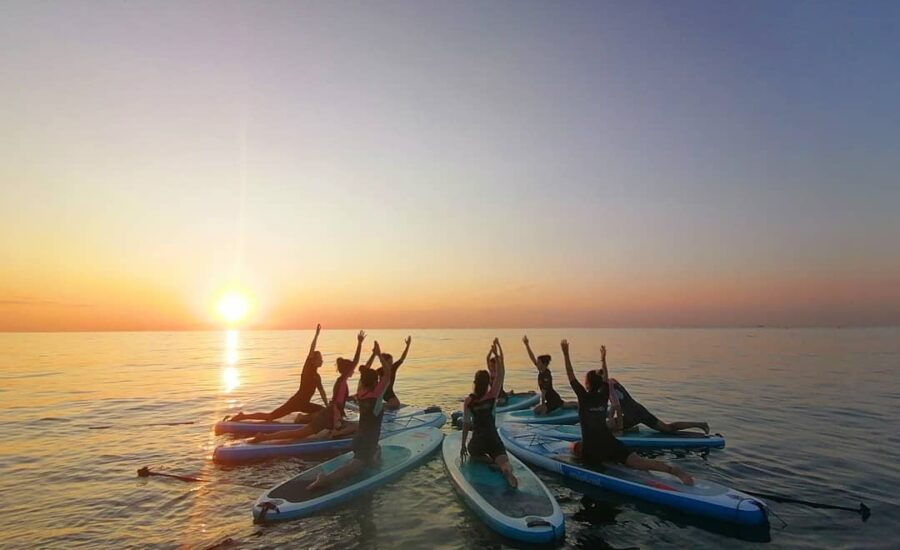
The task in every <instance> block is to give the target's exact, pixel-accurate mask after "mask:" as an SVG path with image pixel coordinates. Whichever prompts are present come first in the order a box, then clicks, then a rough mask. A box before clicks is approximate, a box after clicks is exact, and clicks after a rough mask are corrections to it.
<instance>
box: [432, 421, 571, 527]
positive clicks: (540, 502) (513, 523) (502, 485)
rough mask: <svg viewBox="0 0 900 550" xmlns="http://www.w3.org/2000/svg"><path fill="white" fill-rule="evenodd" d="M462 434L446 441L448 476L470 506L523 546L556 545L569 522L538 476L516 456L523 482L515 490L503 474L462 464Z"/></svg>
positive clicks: (475, 464)
mask: <svg viewBox="0 0 900 550" xmlns="http://www.w3.org/2000/svg"><path fill="white" fill-rule="evenodd" d="M461 441H462V434H461V433H459V432H457V433H453V434H450V435H448V436H447V437H446V439H444V446H443V455H444V466H445V467H446V468H447V474H448V475H449V476H450V480H451V481H452V482H453V485H454V486H455V487H456V490H457V491H458V492H459V493H460V495H462V497H463V499H464V500H465V501H466V504H468V505H469V507H470V508H471V509H472V510H474V511H475V513H476V514H478V517H480V518H481V519H482V520H483V521H484V522H485V523H487V524H488V526H490V528H491V529H493V530H494V531H496V532H498V533H500V534H501V535H503V536H506V537H509V538H511V539H515V540H520V541H523V542H552V541H554V540H556V539H558V538H561V537H562V536H563V535H564V534H565V518H564V517H563V514H562V511H561V510H560V509H559V504H557V503H556V499H554V498H553V495H551V494H550V491H548V490H547V487H545V486H544V483H543V482H542V481H541V480H540V478H538V477H537V476H536V475H534V473H533V472H532V471H531V470H529V469H528V467H527V466H525V465H524V464H522V462H521V461H520V460H518V459H517V458H516V457H514V456H512V455H507V456H509V462H510V464H511V465H512V467H513V473H514V474H515V475H516V478H517V479H518V481H519V487H518V488H517V489H512V488H511V487H509V485H508V484H507V482H506V478H505V477H503V474H501V473H500V472H499V471H497V470H495V469H491V468H490V467H489V466H488V465H487V464H484V463H482V462H478V461H475V460H472V459H471V458H469V459H468V460H466V461H465V462H461V461H460V458H459V446H460V443H461Z"/></svg>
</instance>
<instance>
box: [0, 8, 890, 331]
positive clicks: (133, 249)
mask: <svg viewBox="0 0 900 550" xmlns="http://www.w3.org/2000/svg"><path fill="white" fill-rule="evenodd" d="M0 9H2V16H0V51H2V52H3V53H2V55H0V83H2V85H0V105H2V106H3V108H2V109H0V330H3V331H31V330H34V331H56V330H180V329H198V328H213V327H216V326H217V325H219V324H221V319H219V318H218V317H217V315H216V312H215V307H214V304H215V303H216V300H217V297H218V296H220V295H221V294H222V293H223V292H226V291H230V290H236V291H238V292H241V293H243V294H244V295H246V296H247V297H248V299H249V301H250V304H251V308H250V314H249V316H248V318H247V319H246V320H245V326H247V327H253V328H308V327H310V326H314V325H315V323H316V322H321V323H322V324H323V325H325V326H329V327H332V328H355V327H372V328H375V327H387V328H389V327H396V328H401V327H402V328H415V327H428V328H443V327H448V328H452V327H543V326H547V327H567V326H578V327H594V326H597V327H607V326H621V327H633V326H637V327H639V326H647V327H668V326H747V325H751V326H753V325H759V324H763V325H768V326H871V325H897V324H900V215H898V212H900V154H898V152H900V101H898V98H900V63H898V62H897V60H898V58H900V4H898V3H896V2H887V1H871V2H843V1H841V2H827V1H814V2H803V1H795V2H729V1H708V2H690V1H683V2H564V3H560V2H525V1H515V2H500V1H497V2H488V3H484V2H418V1H417V2H341V1H337V2H274V1H273V2H225V1H216V2H166V3H159V2H141V1H132V2H107V1H94V2H79V1H70V2H30V1H8V2H5V3H4V4H3V7H2V8H0Z"/></svg>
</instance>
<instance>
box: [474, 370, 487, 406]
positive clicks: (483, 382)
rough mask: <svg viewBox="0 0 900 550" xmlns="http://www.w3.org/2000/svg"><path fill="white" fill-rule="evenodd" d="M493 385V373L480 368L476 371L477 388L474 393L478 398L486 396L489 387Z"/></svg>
mask: <svg viewBox="0 0 900 550" xmlns="http://www.w3.org/2000/svg"><path fill="white" fill-rule="evenodd" d="M490 386H491V373H489V372H488V371H486V370H483V369H482V370H480V371H478V372H476V373H475V388H474V390H473V391H472V393H474V394H475V397H476V398H477V399H481V398H482V397H484V394H486V393H487V391H488V388H489V387H490Z"/></svg>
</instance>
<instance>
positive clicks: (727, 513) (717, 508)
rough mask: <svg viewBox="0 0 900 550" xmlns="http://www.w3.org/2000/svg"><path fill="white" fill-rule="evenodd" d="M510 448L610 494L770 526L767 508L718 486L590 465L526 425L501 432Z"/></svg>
mask: <svg viewBox="0 0 900 550" xmlns="http://www.w3.org/2000/svg"><path fill="white" fill-rule="evenodd" d="M500 438H501V439H502V440H503V444H504V445H506V449H507V450H508V451H510V452H512V453H514V454H515V455H516V456H518V457H519V458H521V459H522V460H524V461H525V462H528V463H529V464H534V465H536V466H540V467H542V468H546V469H548V470H550V471H553V472H556V473H558V474H562V475H564V476H567V477H571V478H573V479H577V480H578V481H582V482H584V483H590V484H591V485H596V486H598V487H603V488H604V489H608V490H610V491H614V492H616V493H620V494H623V495H628V496H631V497H635V498H639V499H643V500H646V501H648V502H653V503H656V504H662V505H665V506H670V507H672V508H677V509H679V510H682V511H684V512H688V513H693V514H697V515H702V516H706V517H710V518H714V519H717V520H721V521H728V522H733V523H738V524H742V525H763V524H766V523H767V522H768V512H767V508H766V504H765V503H764V502H763V501H761V500H759V499H758V498H754V497H752V496H750V495H748V494H745V493H742V492H740V491H736V490H734V489H729V488H728V487H725V486H723V485H719V484H718V483H714V482H712V481H706V480H704V479H697V478H695V480H694V481H695V484H694V485H693V486H689V485H685V484H683V483H681V482H680V481H678V479H676V478H674V477H672V476H669V475H665V474H662V473H659V472H643V471H640V470H635V469H633V468H628V467H625V466H622V465H619V464H604V465H603V466H601V467H595V466H586V465H583V464H581V463H580V461H579V460H578V459H576V458H575V457H574V456H572V449H571V446H572V443H571V442H570V441H565V440H562V439H558V438H554V437H548V436H545V435H541V434H539V433H534V432H533V431H531V430H529V429H528V427H527V426H521V425H513V424H507V425H505V426H501V427H500Z"/></svg>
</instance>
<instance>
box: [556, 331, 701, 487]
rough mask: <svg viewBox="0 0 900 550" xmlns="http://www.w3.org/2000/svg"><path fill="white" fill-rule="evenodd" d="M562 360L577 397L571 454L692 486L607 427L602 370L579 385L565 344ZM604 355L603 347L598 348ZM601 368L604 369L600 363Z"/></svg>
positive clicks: (594, 463) (590, 463)
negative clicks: (577, 435) (576, 434)
mask: <svg viewBox="0 0 900 550" xmlns="http://www.w3.org/2000/svg"><path fill="white" fill-rule="evenodd" d="M560 346H561V347H562V352H563V357H565V360H566V375H568V377H569V384H570V385H571V386H572V390H573V391H574V392H575V395H577V396H578V418H579V421H580V424H581V441H578V442H576V443H574V444H573V446H572V454H574V455H575V456H576V457H578V458H580V459H581V461H582V462H583V463H584V464H585V465H587V466H600V465H601V464H602V463H603V462H619V463H621V464H624V465H625V466H628V467H629V468H634V469H635V470H655V471H657V472H665V473H668V474H671V475H673V476H675V477H677V478H678V479H680V480H681V482H682V483H684V484H685V485H693V484H694V478H693V477H691V476H690V474H688V473H687V472H685V471H684V470H682V469H681V468H679V467H678V466H673V465H671V464H667V463H665V462H662V461H659V460H651V459H649V458H644V457H642V456H640V455H638V454H637V453H633V452H631V451H629V450H628V449H627V448H625V445H623V444H622V443H621V442H620V441H619V440H618V439H616V437H615V436H614V435H613V434H612V432H611V431H610V430H609V426H607V420H608V416H609V413H608V410H607V408H608V407H607V405H608V403H609V386H608V385H607V384H606V383H604V376H603V371H597V370H592V371H589V372H588V373H587V374H586V375H585V380H584V381H585V385H584V386H582V385H581V383H580V382H579V381H578V378H576V377H575V370H574V369H573V368H572V361H571V360H570V359H569V342H568V340H563V341H562V342H561V343H560ZM600 351H601V353H602V356H603V357H605V356H606V346H602V347H601V348H600ZM603 368H604V369H605V368H606V362H605V361H604V365H603Z"/></svg>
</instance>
